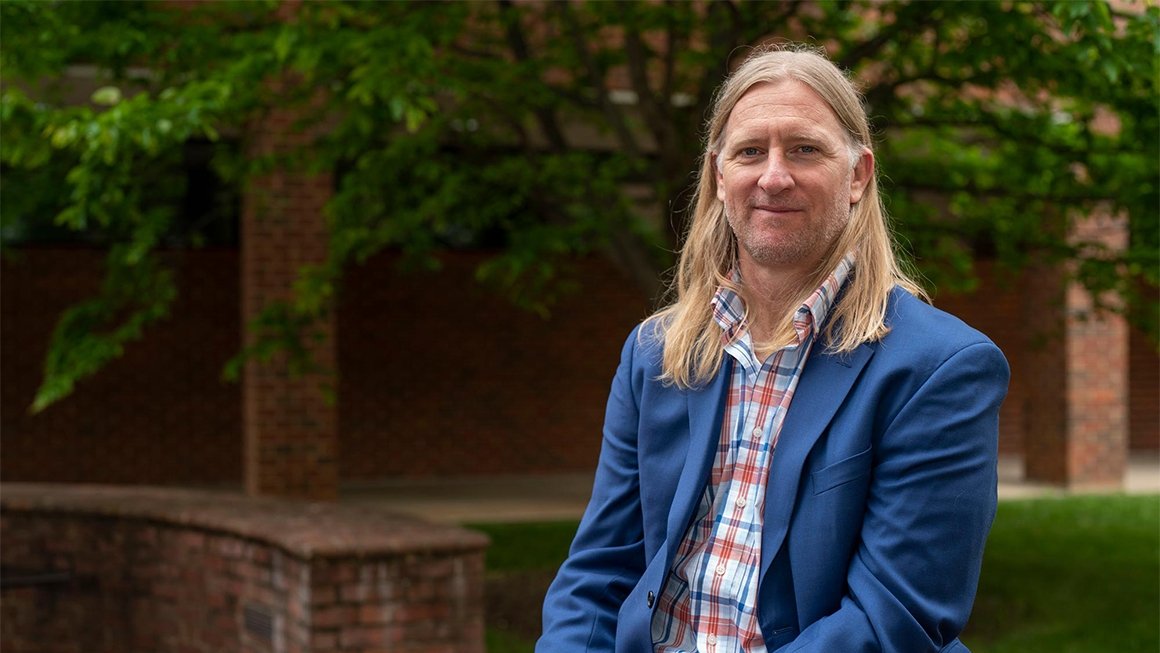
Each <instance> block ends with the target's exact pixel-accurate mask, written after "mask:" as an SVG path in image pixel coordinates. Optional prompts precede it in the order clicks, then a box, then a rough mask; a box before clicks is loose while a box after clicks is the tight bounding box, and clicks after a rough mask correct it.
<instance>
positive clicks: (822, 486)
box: [810, 447, 874, 494]
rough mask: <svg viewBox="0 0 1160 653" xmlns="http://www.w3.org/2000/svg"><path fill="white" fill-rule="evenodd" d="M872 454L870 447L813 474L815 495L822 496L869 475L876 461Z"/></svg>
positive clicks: (811, 477)
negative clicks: (823, 493)
mask: <svg viewBox="0 0 1160 653" xmlns="http://www.w3.org/2000/svg"><path fill="white" fill-rule="evenodd" d="M872 453H873V447H870V448H868V449H866V450H865V451H863V452H862V453H858V454H854V455H853V456H850V457H849V458H844V459H842V460H839V461H838V462H836V463H834V464H832V465H828V466H826V467H823V468H822V469H819V470H818V471H816V472H814V473H813V474H811V475H810V482H811V483H813V486H814V494H821V493H822V492H825V491H826V490H832V489H834V488H836V487H838V486H839V485H842V484H843V483H849V482H850V481H853V480H854V479H857V478H861V477H863V476H865V475H866V474H869V473H870V463H872V462H873V461H874V456H872V455H871V454H872Z"/></svg>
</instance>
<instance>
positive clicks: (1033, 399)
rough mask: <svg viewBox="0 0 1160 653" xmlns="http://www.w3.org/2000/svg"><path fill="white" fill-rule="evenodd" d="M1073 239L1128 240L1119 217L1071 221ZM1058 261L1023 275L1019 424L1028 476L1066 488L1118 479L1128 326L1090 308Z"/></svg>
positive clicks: (1123, 454) (1110, 243)
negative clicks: (1023, 389) (1024, 376)
mask: <svg viewBox="0 0 1160 653" xmlns="http://www.w3.org/2000/svg"><path fill="white" fill-rule="evenodd" d="M1075 236H1076V239H1077V241H1082V242H1091V241H1098V242H1101V243H1103V244H1104V245H1105V246H1107V247H1109V248H1112V249H1119V248H1123V247H1124V246H1126V244H1127V227H1126V224H1125V222H1124V221H1123V220H1120V219H1115V218H1110V217H1106V216H1097V217H1093V218H1089V219H1087V220H1085V221H1083V222H1082V223H1081V224H1080V225H1078V227H1077V229H1076V231H1075ZM1065 275H1066V272H1065V271H1064V270H1061V269H1059V268H1052V267H1049V266H1041V267H1039V268H1037V269H1034V270H1032V271H1030V273H1029V274H1027V275H1026V276H1025V277H1024V282H1023V285H1024V297H1025V300H1026V302H1025V304H1024V310H1025V314H1024V324H1025V325H1026V326H1027V333H1028V335H1029V336H1030V338H1031V342H1030V351H1029V352H1028V354H1029V355H1028V365H1027V368H1028V374H1029V375H1030V377H1031V378H1030V379H1028V383H1027V384H1026V386H1027V390H1028V393H1027V394H1028V397H1027V407H1026V411H1025V418H1026V420H1027V424H1026V427H1025V429H1024V437H1025V446H1024V464H1025V469H1024V471H1025V475H1026V477H1027V479H1028V480H1030V481H1036V482H1043V483H1051V484H1054V485H1062V486H1066V487H1073V488H1075V487H1109V488H1116V487H1120V486H1122V485H1123V480H1124V471H1125V468H1126V466H1127V454H1128V374H1127V372H1128V358H1127V355H1128V329H1127V324H1126V323H1125V321H1124V319H1123V318H1122V317H1120V316H1118V315H1099V316H1097V315H1094V314H1093V313H1092V310H1091V309H1092V297H1091V295H1090V293H1088V292H1087V291H1086V290H1085V289H1084V288H1082V287H1081V286H1080V285H1079V284H1077V283H1074V282H1071V281H1069V280H1067V278H1066V276H1065Z"/></svg>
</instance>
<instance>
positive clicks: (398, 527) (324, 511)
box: [0, 483, 488, 560]
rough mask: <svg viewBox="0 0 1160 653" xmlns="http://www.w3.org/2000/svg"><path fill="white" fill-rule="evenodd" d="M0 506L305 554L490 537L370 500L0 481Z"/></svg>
mask: <svg viewBox="0 0 1160 653" xmlns="http://www.w3.org/2000/svg"><path fill="white" fill-rule="evenodd" d="M0 509H2V510H4V511H14V512H31V511H42V512H50V513H60V514H62V515H65V514H71V515H91V516H94V517H114V518H121V519H134V520H142V521H151V522H159V523H162V524H171V525H176V526H183V527H187V528H194V529H200V530H205V531H210V532H218V533H226V534H232V535H236V536H239V537H243V538H246V539H251V540H257V541H261V542H265V543H267V544H270V545H273V546H275V547H278V548H280V549H282V550H283V551H285V552H286V553H288V554H290V555H292V556H294V557H297V558H300V559H303V560H309V559H311V558H315V557H324V558H345V557H364V556H373V555H377V554H398V553H409V554H416V553H428V552H430V553H435V552H438V553H446V552H456V551H476V550H482V549H484V548H485V547H486V546H487V544H488V539H487V537H486V536H485V535H483V534H482V533H476V532H474V531H469V530H467V529H464V528H459V527H455V526H447V525H438V524H431V523H428V522H425V521H422V520H419V519H417V518H414V517H408V516H405V515H400V514H397V513H392V512H387V511H384V510H381V509H376V508H374V507H371V506H350V505H343V504H338V503H316V502H303V501H291V500H284V499H272V498H258V497H248V496H245V495H241V494H235V493H231V492H222V491H207V490H188V489H178V488H163V487H149V486H120V485H87V484H84V485H82V484H55V483H3V484H0Z"/></svg>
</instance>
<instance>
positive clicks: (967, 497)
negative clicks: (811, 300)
mask: <svg viewBox="0 0 1160 653" xmlns="http://www.w3.org/2000/svg"><path fill="white" fill-rule="evenodd" d="M1009 377H1010V371H1009V369H1008V366H1007V362H1006V360H1005V359H1004V358H1003V355H1002V353H1000V351H999V349H998V348H997V347H995V346H994V345H993V344H991V343H989V342H981V343H979V342H977V343H975V344H971V345H968V346H966V347H964V348H962V349H960V350H959V351H957V352H956V353H954V354H953V355H951V356H949V357H948V358H947V359H946V360H945V361H943V362H942V364H941V365H938V366H937V367H936V368H935V369H934V371H933V372H932V373H931V374H930V375H929V376H928V377H927V379H926V380H925V381H924V382H922V383H921V384H919V385H918V387H917V390H916V391H914V392H913V393H912V394H911V396H910V397H909V398H906V399H904V400H903V401H902V403H901V408H900V409H898V411H897V412H896V414H895V415H894V416H893V418H891V419H889V421H888V423H887V424H886V426H885V429H884V430H883V431H882V432H881V434H880V437H878V438H877V439H876V440H875V446H876V448H877V452H876V456H875V462H874V468H873V472H872V477H871V481H870V488H869V496H868V498H867V505H866V512H865V516H864V521H863V524H862V528H861V532H860V542H859V543H858V545H857V548H856V550H855V553H854V555H853V558H852V559H851V561H850V564H849V568H848V570H847V574H846V576H847V592H846V595H845V596H844V597H843V598H842V600H841V604H840V607H839V608H838V610H837V611H835V612H834V613H832V614H830V615H828V616H826V617H823V618H822V619H819V620H818V621H815V622H814V623H812V624H811V625H809V626H808V627H807V628H805V629H804V630H803V631H802V632H801V633H800V634H799V636H798V637H796V638H795V639H794V640H793V641H792V642H790V643H789V644H787V645H785V646H783V647H782V648H780V649H778V652H777V653H805V652H816V653H826V652H830V651H865V652H867V653H870V652H877V651H883V652H887V653H919V652H922V651H947V652H950V651H955V652H958V653H964V652H966V651H967V649H966V647H965V646H963V645H962V643H961V642H959V641H958V639H957V638H958V635H959V633H960V632H961V630H962V629H963V627H964V625H965V624H966V621H967V617H968V616H969V615H970V611H971V606H972V604H973V603H974V598H975V591H976V588H977V586H978V579H979V572H980V569H981V567H982V560H983V547H984V542H985V540H986V537H987V533H988V531H989V530H990V527H991V523H992V521H993V520H994V517H995V510H996V504H997V496H996V488H997V481H998V479H997V471H996V466H997V461H998V413H999V405H1000V404H1001V403H1002V401H1003V398H1004V396H1005V395H1006V392H1007V382H1008V379H1009ZM868 419H869V417H868Z"/></svg>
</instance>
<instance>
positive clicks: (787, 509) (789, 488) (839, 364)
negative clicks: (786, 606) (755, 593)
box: [761, 345, 875, 578]
mask: <svg viewBox="0 0 1160 653" xmlns="http://www.w3.org/2000/svg"><path fill="white" fill-rule="evenodd" d="M819 348H820V347H819ZM874 350H875V346H873V345H862V346H861V347H859V348H857V349H855V350H854V351H853V352H851V353H848V354H834V355H831V354H827V353H825V352H824V351H818V350H817V349H815V351H814V353H811V355H810V358H809V360H808V361H807V362H806V366H805V369H804V370H802V376H801V378H800V379H799V380H798V385H797V389H796V390H795V391H794V397H793V401H792V402H791V403H790V406H789V412H788V413H786V416H785V421H784V422H782V426H781V435H780V436H779V437H778V442H777V450H776V451H775V452H774V454H773V461H772V463H771V464H770V469H769V481H768V485H767V487H766V492H765V496H766V501H765V510H764V520H765V521H764V524H763V525H762V529H761V531H762V532H761V577H762V578H764V576H765V573H766V572H767V571H769V565H770V563H771V562H772V561H773V558H774V555H775V554H776V553H777V551H778V549H780V548H781V544H782V542H783V541H784V540H785V534H786V531H787V530H788V528H789V520H790V517H791V516H792V514H793V507H794V506H795V505H796V504H797V491H798V487H799V486H800V483H799V481H800V479H801V474H802V466H803V465H804V464H805V460H806V456H807V455H809V453H810V450H811V449H813V447H814V443H815V442H817V441H818V438H819V437H821V435H822V432H823V431H824V430H825V429H826V425H828V424H829V423H830V420H831V419H832V418H833V416H834V413H836V412H837V410H838V407H839V406H841V405H842V402H843V401H844V400H845V399H846V395H847V394H849V392H850V390H851V388H853V387H854V382H855V381H856V380H857V379H858V375H859V374H861V372H862V368H863V367H865V366H866V363H867V361H869V360H870V357H871V356H872V355H873V353H874Z"/></svg>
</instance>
